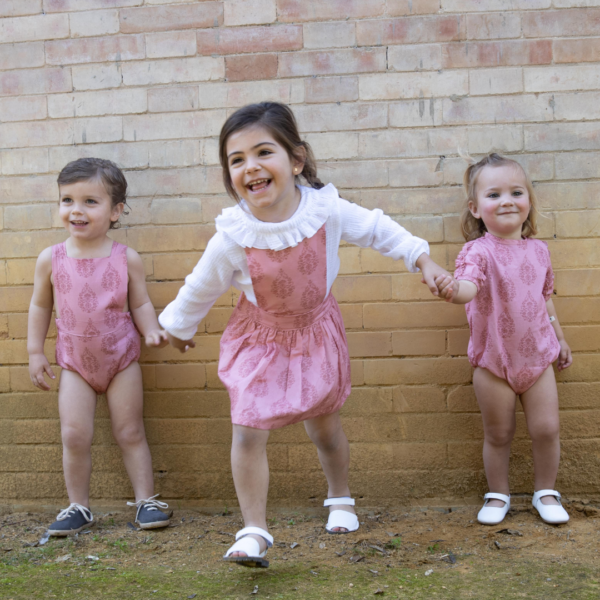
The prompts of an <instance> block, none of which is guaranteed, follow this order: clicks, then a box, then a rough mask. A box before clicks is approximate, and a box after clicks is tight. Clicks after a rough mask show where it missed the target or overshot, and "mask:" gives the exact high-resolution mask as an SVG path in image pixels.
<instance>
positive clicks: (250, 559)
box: [223, 527, 273, 569]
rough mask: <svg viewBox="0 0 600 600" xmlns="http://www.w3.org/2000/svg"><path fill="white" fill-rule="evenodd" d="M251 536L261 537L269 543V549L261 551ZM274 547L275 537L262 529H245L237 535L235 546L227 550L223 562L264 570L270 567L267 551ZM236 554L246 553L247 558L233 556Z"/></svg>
mask: <svg viewBox="0 0 600 600" xmlns="http://www.w3.org/2000/svg"><path fill="white" fill-rule="evenodd" d="M249 535H259V536H260V537H261V538H263V539H264V540H265V541H266V542H267V549H266V550H265V551H264V552H261V551H260V546H259V545H258V542H257V541H256V540H255V539H254V538H251V537H248V536H249ZM272 545H273V536H272V535H271V534H270V533H269V532H268V531H265V530H264V529H262V528H261V527H244V529H240V530H239V531H238V532H237V533H236V534H235V544H233V546H231V548H229V550H227V552H226V553H225V556H223V560H226V561H229V562H234V563H237V564H238V565H242V566H243V567H252V568H257V567H260V568H263V569H266V568H267V567H268V566H269V561H268V560H267V559H266V558H265V556H266V555H267V551H268V550H269V548H270V547H271V546H272ZM234 552H245V553H246V554H247V556H231V555H232V554H233V553H234Z"/></svg>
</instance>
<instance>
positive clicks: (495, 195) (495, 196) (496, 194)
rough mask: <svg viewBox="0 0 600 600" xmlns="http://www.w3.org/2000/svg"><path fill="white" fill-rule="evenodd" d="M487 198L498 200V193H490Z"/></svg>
mask: <svg viewBox="0 0 600 600" xmlns="http://www.w3.org/2000/svg"><path fill="white" fill-rule="evenodd" d="M488 198H498V193H497V192H492V193H491V194H490V195H489V196H488Z"/></svg>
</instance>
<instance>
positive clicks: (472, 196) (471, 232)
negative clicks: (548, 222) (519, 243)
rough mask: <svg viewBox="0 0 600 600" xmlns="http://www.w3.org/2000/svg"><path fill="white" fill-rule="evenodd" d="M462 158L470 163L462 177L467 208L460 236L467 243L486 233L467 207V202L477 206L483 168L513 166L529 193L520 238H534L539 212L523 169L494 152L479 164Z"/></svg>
mask: <svg viewBox="0 0 600 600" xmlns="http://www.w3.org/2000/svg"><path fill="white" fill-rule="evenodd" d="M464 158H466V159H467V160H468V161H469V162H470V163H471V164H470V165H469V166H468V167H467V170H466V171H465V176H464V189H465V193H466V196H467V207H466V208H465V210H464V212H463V214H462V217H461V220H460V224H461V228H462V234H463V236H464V238H465V240H467V242H470V241H471V240H476V239H477V238H480V237H483V236H484V235H485V233H486V231H487V227H486V226H485V223H484V222H483V219H477V218H475V217H474V216H473V214H472V213H471V211H470V210H469V206H468V205H469V202H472V203H473V204H474V205H475V206H477V179H478V177H479V174H480V173H481V171H483V169H484V168H485V167H504V166H513V167H515V168H516V169H519V170H520V171H521V172H522V173H523V175H524V176H525V181H526V187H527V191H528V193H529V204H530V206H531V208H530V209H529V214H528V215H527V219H526V220H525V223H523V229H522V231H521V236H522V237H524V238H528V237H532V236H534V235H535V234H536V233H537V215H538V212H539V211H538V201H537V197H536V195H535V191H534V189H533V184H532V183H531V180H530V179H529V175H527V173H526V172H525V169H524V168H523V167H522V166H521V165H520V164H519V163H518V162H517V161H516V160H512V159H511V158H506V157H505V156H501V155H500V154H496V153H495V152H492V153H491V154H486V156H484V157H483V158H482V159H481V160H480V161H479V162H476V161H475V160H473V159H472V158H471V157H470V156H465V157H464Z"/></svg>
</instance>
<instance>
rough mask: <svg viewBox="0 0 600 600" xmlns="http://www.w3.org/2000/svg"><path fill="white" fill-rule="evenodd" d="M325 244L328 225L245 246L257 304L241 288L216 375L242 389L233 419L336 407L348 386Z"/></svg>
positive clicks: (253, 423) (270, 424) (293, 415)
mask: <svg viewBox="0 0 600 600" xmlns="http://www.w3.org/2000/svg"><path fill="white" fill-rule="evenodd" d="M325 249H326V234H325V227H323V228H322V229H321V230H320V231H319V232H318V233H317V234H315V235H314V236H313V237H312V238H307V239H304V240H303V241H302V242H300V243H299V244H298V245H297V246H295V247H291V248H287V249H286V250H285V251H270V250H259V249H256V248H246V249H245V253H246V257H247V264H248V269H249V271H250V275H251V277H252V286H253V291H254V296H255V298H256V303H257V304H258V307H257V306H255V305H254V304H253V303H251V302H250V301H249V300H248V299H247V298H246V296H245V295H244V294H242V296H241V297H240V300H239V302H238V305H237V307H236V309H235V311H234V314H233V315H232V318H231V319H230V322H229V324H228V325H227V328H226V329H225V332H224V333H223V336H222V338H221V353H220V359H219V377H220V378H221V380H222V381H223V383H224V384H225V387H226V388H227V389H228V390H229V391H230V394H231V393H232V390H234V392H233V393H234V394H237V395H236V400H235V402H234V401H233V400H232V403H231V406H232V409H231V417H232V421H233V423H237V424H240V425H246V426H249V427H258V428H260V429H273V428H275V427H282V426H284V425H288V424H291V423H296V422H298V421H303V420H305V419H310V418H314V417H317V416H320V415H324V414H329V413H331V412H334V411H336V410H339V408H340V407H341V406H342V404H343V403H344V401H345V399H346V398H347V396H348V394H349V393H350V360H349V357H348V352H347V351H341V349H343V348H344V347H346V346H347V343H346V338H345V331H344V325H343V321H342V318H341V313H340V310H339V307H338V306H337V303H336V302H335V299H334V298H333V296H331V295H330V296H328V297H325V295H326V290H327V265H326V252H325ZM257 276H258V277H257ZM338 347H339V348H340V349H338Z"/></svg>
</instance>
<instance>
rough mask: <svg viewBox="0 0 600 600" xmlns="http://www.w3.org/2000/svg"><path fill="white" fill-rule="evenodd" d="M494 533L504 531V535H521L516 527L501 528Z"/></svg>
mask: <svg viewBox="0 0 600 600" xmlns="http://www.w3.org/2000/svg"><path fill="white" fill-rule="evenodd" d="M496 533H504V534H506V535H518V536H520V537H523V534H522V533H521V532H520V531H518V530H517V529H501V530H500V531H496Z"/></svg>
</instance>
